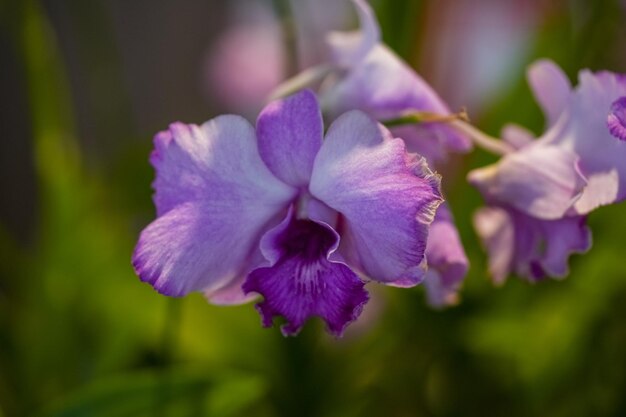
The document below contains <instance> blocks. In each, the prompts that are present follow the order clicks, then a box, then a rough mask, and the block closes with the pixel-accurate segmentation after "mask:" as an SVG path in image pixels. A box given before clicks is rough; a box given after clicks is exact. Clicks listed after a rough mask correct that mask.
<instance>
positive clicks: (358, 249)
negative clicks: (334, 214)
mask: <svg viewBox="0 0 626 417" xmlns="http://www.w3.org/2000/svg"><path fill="white" fill-rule="evenodd" d="M439 182H440V179H439V177H438V176H437V175H434V174H433V173H432V172H431V171H430V170H429V169H428V167H427V166H426V163H425V161H424V160H423V159H420V158H417V157H416V156H415V155H410V154H407V153H406V151H405V146H404V142H402V140H400V139H394V138H392V137H391V134H390V133H389V131H388V130H386V129H385V128H384V127H383V126H381V125H379V124H377V123H376V121H374V120H373V119H371V118H370V117H369V116H367V115H366V114H364V113H361V112H358V111H353V112H349V113H346V114H344V115H343V116H341V117H340V118H339V119H337V120H336V121H335V122H334V123H333V124H332V125H331V126H330V128H329V130H328V133H327V135H326V139H325V141H324V143H323V145H322V148H321V149H320V152H319V153H318V155H317V158H316V159H315V165H314V167H313V175H312V177H311V183H310V186H309V190H310V192H311V194H312V195H313V196H314V197H316V198H318V199H320V200H321V201H322V202H324V203H325V204H327V205H328V206H329V207H331V208H332V209H334V210H336V211H338V212H339V213H340V215H341V221H342V224H340V226H339V227H340V232H341V235H342V239H343V240H342V242H343V244H342V248H341V250H340V251H341V252H342V254H344V256H345V257H346V259H347V260H348V264H349V265H355V266H357V265H358V266H359V267H360V268H361V269H362V271H363V272H364V273H365V274H366V275H368V276H369V277H370V278H372V279H374V280H376V281H379V282H384V283H394V284H397V285H401V286H408V285H415V284H418V283H419V282H420V281H421V278H422V275H423V272H424V271H423V266H422V265H421V264H422V261H423V258H424V250H425V248H426V239H427V236H428V228H429V226H430V223H431V222H432V221H433V218H434V215H435V211H436V209H437V207H438V206H439V204H440V203H441V202H442V198H441V194H440V191H439Z"/></svg>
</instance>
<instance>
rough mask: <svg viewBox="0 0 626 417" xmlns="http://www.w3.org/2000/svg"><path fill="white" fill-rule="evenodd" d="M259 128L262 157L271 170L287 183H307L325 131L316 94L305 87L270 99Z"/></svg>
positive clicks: (257, 129) (300, 185)
mask: <svg viewBox="0 0 626 417" xmlns="http://www.w3.org/2000/svg"><path fill="white" fill-rule="evenodd" d="M256 131H257V137H258V140H259V152H260V154H261V158H263V161H264V162H265V164H266V165H267V166H268V168H269V169H270V171H272V173H274V175H276V177H278V178H279V179H281V180H282V181H283V182H285V183H286V184H289V185H292V186H294V187H303V186H306V185H307V184H308V183H309V178H310V177H311V171H312V169H313V161H314V159H315V155H317V151H318V150H319V149H320V146H321V145H322V137H323V134H324V123H323V121H322V113H321V111H320V107H319V104H318V103H317V98H316V97H315V95H314V94H313V93H312V92H311V91H309V90H303V91H301V92H299V93H297V94H294V95H292V96H289V97H287V98H284V99H279V100H275V101H273V102H271V103H270V104H268V105H267V106H266V107H265V108H264V109H263V111H262V112H261V114H260V115H259V118H258V120H257V125H256Z"/></svg>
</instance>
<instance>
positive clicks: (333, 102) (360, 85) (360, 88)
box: [320, 0, 471, 162]
mask: <svg viewBox="0 0 626 417" xmlns="http://www.w3.org/2000/svg"><path fill="white" fill-rule="evenodd" d="M353 3H354V5H355V6H356V10H357V13H358V17H359V22H360V30H357V31H354V32H332V33H330V34H329V36H328V38H327V41H328V44H329V47H330V53H331V61H332V63H333V65H334V66H335V68H338V70H337V71H335V72H333V73H332V74H331V75H330V76H329V77H327V78H326V80H325V81H324V83H323V84H322V87H321V92H320V97H321V100H322V103H323V107H324V109H326V110H327V111H328V113H329V115H330V116H331V117H335V116H337V115H339V114H341V113H343V112H345V111H347V110H350V109H358V110H362V111H365V112H366V113H368V114H370V115H371V116H372V117H374V118H376V119H377V120H385V119H392V118H395V117H399V116H402V115H403V114H404V113H406V112H410V111H422V112H430V113H435V114H440V115H449V114H450V109H449V108H448V106H447V105H446V104H445V103H444V102H443V100H442V99H441V98H440V97H439V96H438V95H437V93H436V92H435V90H433V88H432V87H431V86H430V85H428V83H426V81H424V80H423V79H422V77H420V76H419V75H418V74H417V73H416V72H415V71H414V70H413V69H411V68H410V67H409V66H408V65H407V64H406V63H405V62H404V61H402V59H400V57H398V56H397V55H396V54H395V53H394V52H393V51H392V50H391V49H389V47H387V46H386V45H384V44H383V43H382V42H381V40H380V27H379V25H378V21H377V20H376V16H375V15H374V13H373V11H372V9H371V8H370V6H369V5H368V4H367V2H366V1H365V0H353ZM392 131H393V132H394V134H395V135H397V136H398V137H401V138H403V139H404V140H405V142H406V144H407V148H408V149H409V150H410V151H413V152H417V153H419V154H420V155H423V156H425V157H426V158H427V159H428V160H429V161H430V162H437V161H442V160H445V157H446V155H447V153H448V152H466V151H468V150H470V148H471V142H470V141H469V140H468V138H466V137H465V136H464V135H462V134H461V133H459V132H458V131H456V130H455V129H453V128H452V127H450V126H449V125H447V124H446V123H436V122H432V123H422V124H419V125H411V126H402V127H397V128H394V129H393V130H392Z"/></svg>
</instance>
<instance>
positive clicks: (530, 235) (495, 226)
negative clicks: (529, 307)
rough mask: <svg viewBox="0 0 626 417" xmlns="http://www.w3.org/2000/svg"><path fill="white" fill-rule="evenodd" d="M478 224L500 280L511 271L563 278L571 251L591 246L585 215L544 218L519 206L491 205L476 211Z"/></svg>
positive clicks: (535, 277) (529, 276) (538, 277)
mask: <svg viewBox="0 0 626 417" xmlns="http://www.w3.org/2000/svg"><path fill="white" fill-rule="evenodd" d="M474 225H475V227H476V230H477V232H478V234H479V236H480V238H481V240H482V241H483V244H484V246H485V247H486V249H487V252H488V255H489V266H490V272H491V273H492V275H493V278H494V281H495V282H496V283H500V282H502V281H503V280H504V279H505V278H506V276H507V275H508V274H509V273H510V272H515V273H516V274H517V275H519V276H521V277H525V278H527V279H529V280H531V281H537V280H541V279H544V278H546V277H552V278H563V277H565V276H566V275H567V273H568V269H569V268H568V259H569V257H570V255H571V254H573V253H583V252H586V251H587V250H589V248H590V247H591V233H590V231H589V228H588V227H587V226H586V224H585V217H584V216H571V217H563V218H561V219H557V220H542V219H537V218H535V217H532V216H528V215H527V214H524V213H522V212H519V211H517V210H515V209H506V208H494V207H488V208H484V209H481V210H480V211H479V212H478V213H477V214H476V216H475V218H474Z"/></svg>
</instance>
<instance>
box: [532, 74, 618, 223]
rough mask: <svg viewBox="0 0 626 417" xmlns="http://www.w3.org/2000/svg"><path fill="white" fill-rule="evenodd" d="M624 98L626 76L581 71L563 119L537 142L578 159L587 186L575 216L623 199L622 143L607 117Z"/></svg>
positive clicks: (576, 207) (578, 203) (577, 204)
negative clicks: (562, 149) (566, 152)
mask: <svg viewBox="0 0 626 417" xmlns="http://www.w3.org/2000/svg"><path fill="white" fill-rule="evenodd" d="M624 96H626V76H624V75H619V74H614V73H610V72H598V73H592V72H589V71H581V73H580V75H579V85H578V87H577V88H576V90H575V92H574V93H573V95H572V97H571V99H570V101H569V104H568V106H567V109H566V110H565V112H564V117H563V118H562V119H561V120H559V123H557V125H555V126H554V127H553V128H552V129H550V130H549V131H548V132H546V133H545V135H544V136H543V137H542V138H541V140H542V141H545V142H546V143H553V144H556V145H558V146H561V147H563V148H566V149H570V150H571V151H573V152H575V153H576V154H577V155H578V156H579V158H580V160H579V164H578V165H579V167H580V171H581V172H582V174H583V175H584V176H585V177H586V178H587V180H588V185H587V186H586V187H585V190H584V192H583V194H582V196H581V197H580V199H579V200H578V201H577V202H576V204H575V209H576V212H577V213H578V214H586V213H589V212H590V211H591V210H593V209H595V208H597V207H599V206H602V205H606V204H612V203H616V202H619V201H622V200H624V199H626V164H624V161H625V160H626V142H625V141H623V140H620V139H619V138H617V137H615V136H614V135H613V134H611V132H610V130H609V129H608V128H607V115H610V114H611V111H612V110H611V109H612V106H613V104H614V103H615V101H616V100H618V99H619V98H620V97H624Z"/></svg>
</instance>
